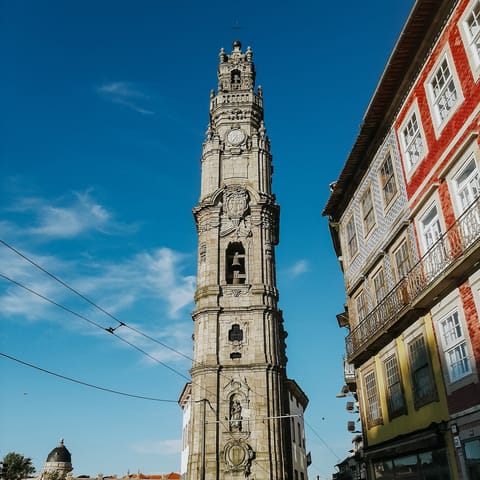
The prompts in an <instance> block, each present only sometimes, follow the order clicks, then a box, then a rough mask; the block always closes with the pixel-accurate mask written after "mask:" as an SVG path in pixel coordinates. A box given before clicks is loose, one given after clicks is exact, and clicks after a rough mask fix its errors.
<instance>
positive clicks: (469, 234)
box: [346, 198, 480, 363]
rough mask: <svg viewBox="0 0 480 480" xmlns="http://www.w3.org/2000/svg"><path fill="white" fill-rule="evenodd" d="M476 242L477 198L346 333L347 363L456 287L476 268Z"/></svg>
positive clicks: (479, 224) (479, 203)
mask: <svg viewBox="0 0 480 480" xmlns="http://www.w3.org/2000/svg"><path fill="white" fill-rule="evenodd" d="M479 239H480V198H477V199H476V200H475V202H474V203H473V204H472V205H470V207H469V208H468V209H467V210H466V211H465V212H464V213H463V214H462V215H461V216H460V217H459V218H458V219H457V221H456V222H455V223H454V224H453V225H452V226H451V227H450V228H449V229H448V230H447V231H446V232H445V233H444V234H443V235H442V236H441V237H440V238H439V239H438V240H437V241H436V242H435V243H434V244H433V245H432V247H431V248H430V249H429V250H428V251H427V252H426V253H425V255H424V256H423V257H422V258H421V259H420V260H419V261H418V262H417V263H416V264H415V265H414V266H413V268H412V269H411V270H410V271H409V272H408V273H407V274H406V275H405V277H404V278H403V279H402V280H401V281H400V282H399V283H397V284H396V285H395V286H394V287H393V289H392V290H390V292H389V293H388V294H387V295H386V296H385V298H384V299H383V300H381V301H380V302H379V304H378V305H377V306H376V307H375V308H374V309H373V310H372V311H371V312H370V313H369V314H368V315H367V316H366V317H365V318H364V319H363V320H362V321H361V322H360V323H359V324H358V325H357V327H355V328H354V329H353V330H352V331H351V332H350V334H349V335H348V336H347V338H346V350H347V358H348V361H349V362H352V361H354V360H355V361H354V362H353V363H358V360H359V357H360V356H361V354H362V353H363V352H365V351H366V349H367V348H368V350H369V352H370V353H365V355H369V354H371V353H372V351H373V350H377V349H376V348H374V344H375V343H377V345H378V348H381V347H382V346H383V345H382V342H381V341H380V342H379V339H380V338H381V337H382V335H383V333H385V332H387V331H389V330H391V329H392V328H393V327H395V326H396V325H397V324H398V323H399V322H400V321H401V320H402V319H403V318H407V317H408V315H407V314H408V313H412V312H415V311H417V312H418V311H423V312H426V311H428V309H430V308H431V307H432V306H433V305H434V303H435V301H436V300H437V299H438V296H439V295H440V294H445V293H447V291H448V290H451V289H452V288H454V287H455V286H456V285H458V278H459V277H460V278H461V276H462V275H467V274H469V273H470V272H471V271H472V269H473V268H478V266H477V264H478V261H480V256H479V252H480V248H477V247H478V245H479V243H478V240H479ZM477 257H479V258H477ZM427 294H428V295H427ZM410 316H411V315H410ZM383 343H384V342H383Z"/></svg>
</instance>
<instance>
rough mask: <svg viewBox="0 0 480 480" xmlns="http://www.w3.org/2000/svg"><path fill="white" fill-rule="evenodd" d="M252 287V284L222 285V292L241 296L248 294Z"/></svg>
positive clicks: (231, 295) (229, 295) (232, 295)
mask: <svg viewBox="0 0 480 480" xmlns="http://www.w3.org/2000/svg"><path fill="white" fill-rule="evenodd" d="M250 289H251V286H250V285H235V286H232V285H225V286H224V287H222V293H223V295H225V296H226V297H241V296H243V295H248V293H249V292H250Z"/></svg>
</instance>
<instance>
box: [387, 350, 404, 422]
mask: <svg viewBox="0 0 480 480" xmlns="http://www.w3.org/2000/svg"><path fill="white" fill-rule="evenodd" d="M383 363H384V368H385V384H386V387H387V402H388V414H389V416H390V418H393V417H396V416H398V415H401V414H403V413H405V398H404V395H403V387H402V379H401V376H400V368H399V365H398V358H397V355H396V354H395V353H394V354H392V355H390V356H389V357H387V358H386V359H385V360H384V362H383Z"/></svg>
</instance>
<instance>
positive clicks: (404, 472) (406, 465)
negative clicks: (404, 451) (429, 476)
mask: <svg viewBox="0 0 480 480" xmlns="http://www.w3.org/2000/svg"><path fill="white" fill-rule="evenodd" d="M393 463H394V465H395V476H396V477H398V478H402V479H404V478H405V479H407V478H408V479H410V478H412V479H413V478H415V479H416V478H418V477H417V470H418V465H417V463H418V459H417V456H416V455H408V456H406V457H399V458H395V459H394V461H393Z"/></svg>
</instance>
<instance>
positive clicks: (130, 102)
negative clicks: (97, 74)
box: [96, 82, 155, 115]
mask: <svg viewBox="0 0 480 480" xmlns="http://www.w3.org/2000/svg"><path fill="white" fill-rule="evenodd" d="M96 91H97V93H99V94H100V95H101V96H102V97H104V98H105V99H107V100H109V101H110V102H113V103H118V104H120V105H123V106H125V107H127V108H130V109H131V110H134V111H135V112H137V113H140V114H142V115H154V114H155V112H154V111H153V110H151V109H148V108H145V107H144V106H143V104H144V103H145V102H148V100H149V98H150V97H149V95H147V94H146V93H145V92H144V91H143V90H141V89H140V87H139V86H138V85H136V84H134V83H131V82H110V83H104V84H103V85H100V86H99V87H96Z"/></svg>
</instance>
